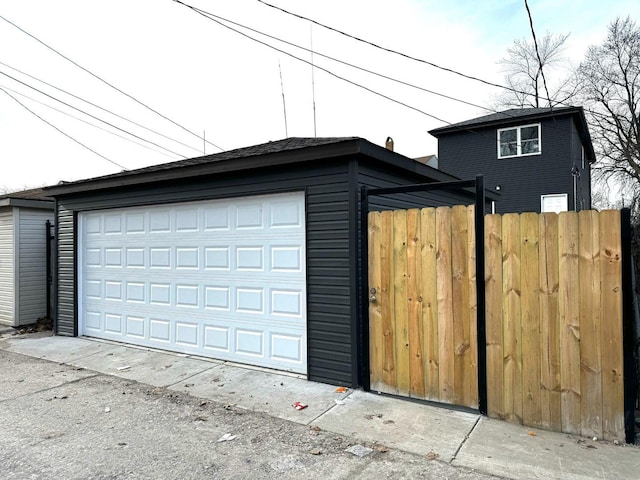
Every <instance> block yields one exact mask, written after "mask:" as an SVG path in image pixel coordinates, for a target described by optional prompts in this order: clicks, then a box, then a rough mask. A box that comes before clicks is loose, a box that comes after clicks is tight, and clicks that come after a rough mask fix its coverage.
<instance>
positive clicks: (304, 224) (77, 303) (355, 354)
mask: <svg viewBox="0 0 640 480" xmlns="http://www.w3.org/2000/svg"><path fill="white" fill-rule="evenodd" d="M450 180H455V178H454V177H452V176H450V175H448V174H445V173H443V172H441V171H438V170H435V169H433V168H430V167H428V166H426V165H424V164H421V163H419V162H416V161H414V160H412V159H409V158H407V157H404V156H402V155H400V154H398V153H394V152H392V151H390V150H387V149H385V148H382V147H379V146H377V145H374V144H372V143H370V142H368V141H366V140H364V139H361V138H290V139H286V140H282V141H277V142H270V143H266V144H263V145H257V146H252V147H248V148H241V149H238V150H233V151H228V152H223V153H219V154H215V155H208V156H204V157H199V158H193V159H187V160H183V161H178V162H173V163H168V164H162V165H156V166H151V167H147V168H141V169H138V170H133V171H123V172H121V173H116V174H113V175H108V176H103V177H99V178H91V179H88V180H81V181H76V182H69V183H63V184H60V185H57V186H53V187H49V188H47V194H48V195H51V196H53V197H54V198H55V201H56V233H57V235H56V237H57V265H58V266H57V274H56V278H57V282H56V283H57V285H56V290H57V293H56V295H57V314H56V317H55V319H54V320H55V322H54V328H55V333H56V334H58V335H68V336H76V335H84V336H90V337H96V338H102V339H109V340H116V341H121V342H125V343H130V344H135V345H140V346H148V347H154V348H161V349H166V350H170V351H177V352H182V353H189V354H195V355H201V356H208V357H211V358H217V359H222V360H230V361H235V362H241V363H247V364H251V365H257V366H262V367H269V368H274V369H279V370H285V371H291V372H296V373H300V374H303V375H307V377H308V378H309V379H311V380H315V381H322V382H327V383H333V384H342V385H347V386H356V385H358V384H359V383H360V381H361V380H360V379H359V374H358V371H359V370H358V369H359V368H360V365H359V362H362V360H361V359H362V358H363V357H362V355H363V348H362V346H361V343H362V328H363V327H362V325H361V324H360V322H361V320H360V318H361V317H360V316H359V309H360V295H359V293H358V292H359V290H358V288H359V286H360V285H359V281H360V280H359V275H358V272H359V250H360V246H359V242H358V229H359V210H358V209H359V201H358V196H359V189H360V187H361V186H363V185H367V186H372V187H383V186H396V185H404V184H412V183H429V182H437V181H450ZM380 198H383V197H380ZM461 203H463V204H470V203H473V197H472V196H468V195H467V194H466V193H464V192H453V191H441V192H439V193H430V194H421V195H415V194H414V195H404V196H400V197H394V199H393V200H391V199H387V200H384V198H383V199H382V200H380V199H378V200H377V203H375V204H372V205H371V206H372V208H389V207H391V208H393V207H406V206H418V205H419V206H438V205H452V204H461Z"/></svg>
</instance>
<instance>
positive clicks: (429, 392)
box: [420, 208, 440, 401]
mask: <svg viewBox="0 0 640 480" xmlns="http://www.w3.org/2000/svg"><path fill="white" fill-rule="evenodd" d="M420 216H421V219H420V238H421V239H422V246H421V252H420V257H421V258H420V259H421V263H422V322H423V328H424V338H423V341H424V343H423V345H424V353H423V357H424V359H425V368H424V374H425V380H424V383H425V398H426V399H428V400H436V401H437V400H439V399H440V380H439V370H440V369H439V358H438V356H439V353H438V352H439V346H438V338H439V337H438V295H437V285H436V282H437V275H436V252H437V249H436V209H435V208H424V209H422V211H421V212H420Z"/></svg>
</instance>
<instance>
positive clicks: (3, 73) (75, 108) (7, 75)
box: [0, 70, 187, 158]
mask: <svg viewBox="0 0 640 480" xmlns="http://www.w3.org/2000/svg"><path fill="white" fill-rule="evenodd" d="M0 75H4V76H5V77H7V78H10V79H11V80H13V81H14V82H18V83H20V84H22V85H24V86H25V87H27V88H30V89H32V90H35V91H36V92H38V93H40V94H41V95H44V96H45V97H49V98H50V99H52V100H55V101H56V102H59V103H61V104H63V105H65V106H66V107H69V108H72V109H73V110H76V111H78V112H80V113H82V114H84V115H86V116H88V117H91V118H93V119H94V120H97V121H99V122H101V123H104V124H105V125H109V126H110V127H111V128H115V129H116V130H120V131H121V132H123V133H126V134H127V135H131V136H132V137H135V138H137V139H138V140H142V141H143V142H146V143H150V144H151V145H155V146H156V147H158V148H161V149H162V150H165V151H167V152H169V153H173V154H174V155H177V156H178V157H182V158H187V157H186V156H185V155H181V154H179V153H176V152H174V151H173V150H169V149H168V148H165V147H163V146H162V145H160V144H158V143H155V142H152V141H151V140H147V139H145V138H143V137H141V136H139V135H136V134H135V133H131V132H129V131H127V130H125V129H124V128H120V127H118V126H117V125H114V124H112V123H109V122H107V121H106V120H102V119H101V118H99V117H96V116H95V115H92V114H90V113H87V112H85V111H84V110H81V109H79V108H78V107H74V106H73V105H71V104H69V103H67V102H64V101H62V100H60V99H58V98H56V97H54V96H53V95H49V94H48V93H46V92H43V91H42V90H39V89H37V88H36V87H33V86H31V85H29V84H28V83H25V82H23V81H22V80H19V79H17V78H15V77H13V76H11V75H9V74H8V73H5V72H3V71H2V70H0Z"/></svg>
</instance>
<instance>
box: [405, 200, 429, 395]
mask: <svg viewBox="0 0 640 480" xmlns="http://www.w3.org/2000/svg"><path fill="white" fill-rule="evenodd" d="M420 250H421V240H420V210H418V209H412V210H408V211H407V297H408V298H407V302H408V309H409V311H408V314H409V319H408V320H409V336H408V340H409V393H410V395H411V396H412V397H416V398H424V396H425V386H424V362H423V345H424V338H423V324H422V294H421V285H422V271H421V267H422V262H421V256H420Z"/></svg>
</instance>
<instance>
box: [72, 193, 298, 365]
mask: <svg viewBox="0 0 640 480" xmlns="http://www.w3.org/2000/svg"><path fill="white" fill-rule="evenodd" d="M80 218H81V222H80V224H81V228H82V231H83V235H82V247H81V250H80V251H81V257H82V261H81V263H82V271H81V272H80V273H81V275H82V277H83V279H82V280H83V281H82V282H81V283H80V285H82V295H81V298H82V300H81V302H82V308H81V310H82V312H81V317H82V318H81V323H82V325H81V328H82V332H83V333H84V334H85V335H91V336H97V337H101V338H108V339H112V340H119V341H123V342H129V343H134V344H137V345H143V346H152V347H157V348H165V349H169V350H175V351H179V352H183V353H190V354H197V355H205V356H211V357H214V358H220V359H223V360H231V361H238V362H246V363H251V364H255V365H259V366H266V367H271V368H279V369H285V370H291V371H296V372H300V373H306V285H305V283H306V272H305V263H306V259H305V248H304V246H305V233H304V229H305V222H304V195H303V194H302V193H299V194H286V195H270V196H263V197H253V198H249V199H234V200H227V201H210V202H193V203H189V204H176V205H163V206H161V207H149V208H123V209H118V210H109V211H102V212H91V213H84V214H81V217H80Z"/></svg>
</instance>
